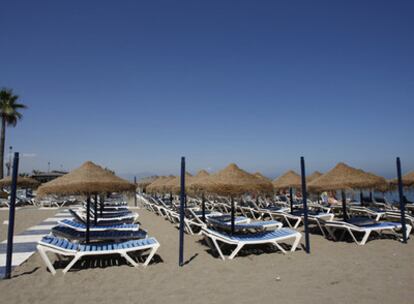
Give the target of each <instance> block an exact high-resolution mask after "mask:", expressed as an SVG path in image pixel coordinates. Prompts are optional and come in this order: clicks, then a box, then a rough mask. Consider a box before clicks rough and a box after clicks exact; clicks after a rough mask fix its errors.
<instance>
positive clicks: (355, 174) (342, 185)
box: [309, 163, 387, 220]
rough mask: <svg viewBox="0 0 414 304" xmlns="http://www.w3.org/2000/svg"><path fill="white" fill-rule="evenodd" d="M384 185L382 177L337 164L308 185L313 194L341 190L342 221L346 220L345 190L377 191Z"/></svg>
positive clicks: (385, 183)
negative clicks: (375, 189) (374, 189)
mask: <svg viewBox="0 0 414 304" xmlns="http://www.w3.org/2000/svg"><path fill="white" fill-rule="evenodd" d="M386 185H387V181H386V180H385V178H383V177H380V176H377V175H375V174H372V173H367V172H365V171H363V170H361V169H355V168H352V167H350V166H348V165H346V164H344V163H339V164H337V165H336V166H335V168H333V169H332V170H330V171H329V172H327V173H325V174H324V175H322V176H321V177H319V178H317V179H315V180H314V181H312V182H311V183H309V190H310V191H313V192H320V191H325V190H331V191H336V190H341V196H342V213H343V217H344V220H347V219H348V216H347V212H346V197H345V190H352V189H373V188H377V189H378V188H383V187H386Z"/></svg>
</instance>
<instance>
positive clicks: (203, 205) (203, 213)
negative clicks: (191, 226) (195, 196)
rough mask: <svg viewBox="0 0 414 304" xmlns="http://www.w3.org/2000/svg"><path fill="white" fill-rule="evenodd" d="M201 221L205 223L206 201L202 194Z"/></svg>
mask: <svg viewBox="0 0 414 304" xmlns="http://www.w3.org/2000/svg"><path fill="white" fill-rule="evenodd" d="M201 214H202V216H201V219H202V220H203V222H204V223H205V222H206V200H205V197H204V193H202V194H201Z"/></svg>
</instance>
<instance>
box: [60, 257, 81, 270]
mask: <svg viewBox="0 0 414 304" xmlns="http://www.w3.org/2000/svg"><path fill="white" fill-rule="evenodd" d="M80 258H81V255H80V254H76V255H75V256H74V257H73V260H72V261H70V263H69V264H68V266H66V267H65V269H63V273H66V272H68V271H69V270H70V269H71V268H72V267H73V265H75V263H76V262H77V261H78V260H79V259H80Z"/></svg>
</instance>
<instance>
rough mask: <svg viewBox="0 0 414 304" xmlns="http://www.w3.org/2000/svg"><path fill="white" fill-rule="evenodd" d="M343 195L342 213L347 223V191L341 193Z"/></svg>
mask: <svg viewBox="0 0 414 304" xmlns="http://www.w3.org/2000/svg"><path fill="white" fill-rule="evenodd" d="M341 195H342V213H343V219H344V221H345V222H346V221H347V220H348V215H347V213H346V196H345V191H344V190H342V191H341Z"/></svg>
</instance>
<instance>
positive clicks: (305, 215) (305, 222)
mask: <svg viewBox="0 0 414 304" xmlns="http://www.w3.org/2000/svg"><path fill="white" fill-rule="evenodd" d="M300 168H301V174H302V200H303V201H302V203H303V225H304V226H305V250H306V253H310V242H309V225H308V194H307V192H306V172H305V158H304V157H303V156H302V157H301V158H300Z"/></svg>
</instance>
